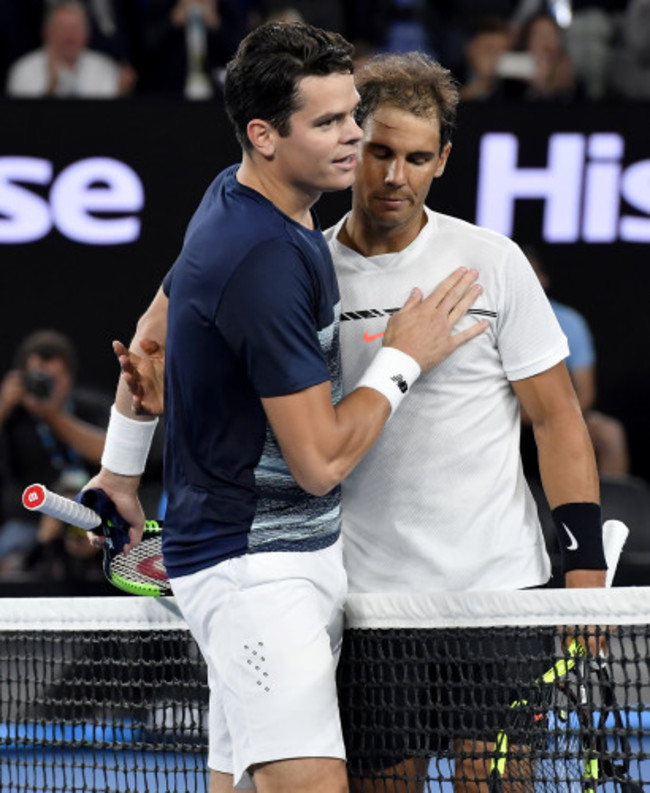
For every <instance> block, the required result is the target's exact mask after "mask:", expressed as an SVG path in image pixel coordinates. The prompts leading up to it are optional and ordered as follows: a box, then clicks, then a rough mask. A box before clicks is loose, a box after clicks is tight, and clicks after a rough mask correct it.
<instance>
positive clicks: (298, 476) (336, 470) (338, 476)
mask: <svg viewBox="0 0 650 793" xmlns="http://www.w3.org/2000/svg"><path fill="white" fill-rule="evenodd" d="M289 470H290V471H291V475H292V476H293V478H294V479H295V480H296V482H297V483H298V485H299V486H300V487H301V488H302V489H303V490H304V491H305V492H307V493H309V494H310V495H312V496H324V495H326V494H327V493H329V492H330V490H333V489H334V488H335V487H336V486H337V485H339V484H340V483H341V481H342V480H343V478H344V476H345V473H346V472H344V471H343V470H342V469H341V467H340V466H339V465H336V464H332V463H323V462H321V463H320V464H312V465H304V464H303V465H291V464H289Z"/></svg>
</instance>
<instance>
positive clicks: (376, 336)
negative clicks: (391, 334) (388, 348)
mask: <svg viewBox="0 0 650 793" xmlns="http://www.w3.org/2000/svg"><path fill="white" fill-rule="evenodd" d="M384 333H386V331H385V330H382V332H381V333H375V334H373V335H372V336H371V335H370V334H369V333H368V331H366V332H365V333H364V334H363V340H364V341H375V339H381V337H382V336H383V335H384Z"/></svg>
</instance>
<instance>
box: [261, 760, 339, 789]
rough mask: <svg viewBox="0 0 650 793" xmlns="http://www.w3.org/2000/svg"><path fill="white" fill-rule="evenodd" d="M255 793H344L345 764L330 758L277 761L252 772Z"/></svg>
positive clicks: (265, 764)
mask: <svg viewBox="0 0 650 793" xmlns="http://www.w3.org/2000/svg"><path fill="white" fill-rule="evenodd" d="M252 774H253V781H254V782H255V787H256V789H257V793H347V791H348V782H347V774H346V770H345V762H344V761H343V760H340V759H335V758H330V757H306V758H293V759H288V760H278V761H276V762H273V763H264V764H262V765H258V766H254V767H253V768H252Z"/></svg>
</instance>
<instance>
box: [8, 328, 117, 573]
mask: <svg viewBox="0 0 650 793" xmlns="http://www.w3.org/2000/svg"><path fill="white" fill-rule="evenodd" d="M76 365H77V364H76V351H75V349H74V347H73V345H72V343H71V341H70V340H69V339H68V338H67V337H65V336H63V335H62V334H60V333H57V332H56V331H52V330H42V331H37V332H35V333H33V334H31V335H30V336H28V337H27V338H26V339H24V341H23V342H22V343H21V344H20V346H19V348H18V350H17V352H16V356H15V363H14V369H12V370H11V371H9V372H8V373H7V374H6V375H5V376H4V378H3V380H2V382H1V383H0V487H1V492H2V502H1V503H2V524H1V525H0V572H1V571H2V569H3V568H4V567H6V566H9V565H10V564H11V557H12V556H15V555H18V556H19V557H20V556H21V554H24V553H25V552H27V551H29V550H30V549H31V548H33V547H34V545H35V543H36V535H37V530H38V524H39V516H38V515H35V514H31V513H29V512H27V511H26V510H25V509H24V507H23V506H22V502H21V496H22V492H23V490H24V489H25V487H27V485H29V484H32V483H34V482H39V483H40V484H43V485H45V486H46V487H48V488H52V489H53V488H54V486H55V484H56V482H57V481H58V480H59V479H60V477H61V476H62V475H63V474H67V475H70V474H71V472H74V473H75V475H77V476H80V477H84V476H85V477H86V478H89V475H90V472H91V471H92V470H95V469H96V468H98V467H99V463H100V459H101V454H102V450H103V447H104V437H105V432H104V428H105V427H106V425H107V423H108V417H109V411H110V400H109V399H108V398H107V397H105V396H104V395H101V394H99V393H97V392H94V391H90V390H81V389H75V388H74V380H75V373H76Z"/></svg>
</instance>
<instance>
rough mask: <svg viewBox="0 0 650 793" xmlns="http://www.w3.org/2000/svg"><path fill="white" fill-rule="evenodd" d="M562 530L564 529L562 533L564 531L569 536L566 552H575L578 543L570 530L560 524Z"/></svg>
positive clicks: (564, 524)
mask: <svg viewBox="0 0 650 793" xmlns="http://www.w3.org/2000/svg"><path fill="white" fill-rule="evenodd" d="M562 528H563V529H564V531H565V532H566V533H567V534H568V535H569V540H570V542H569V544H568V545H567V547H566V549H567V551H575V550H577V548H578V541H577V540H576V538H575V537H574V536H573V533H572V532H571V529H570V528H569V527H568V526H567V525H566V523H563V524H562Z"/></svg>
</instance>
